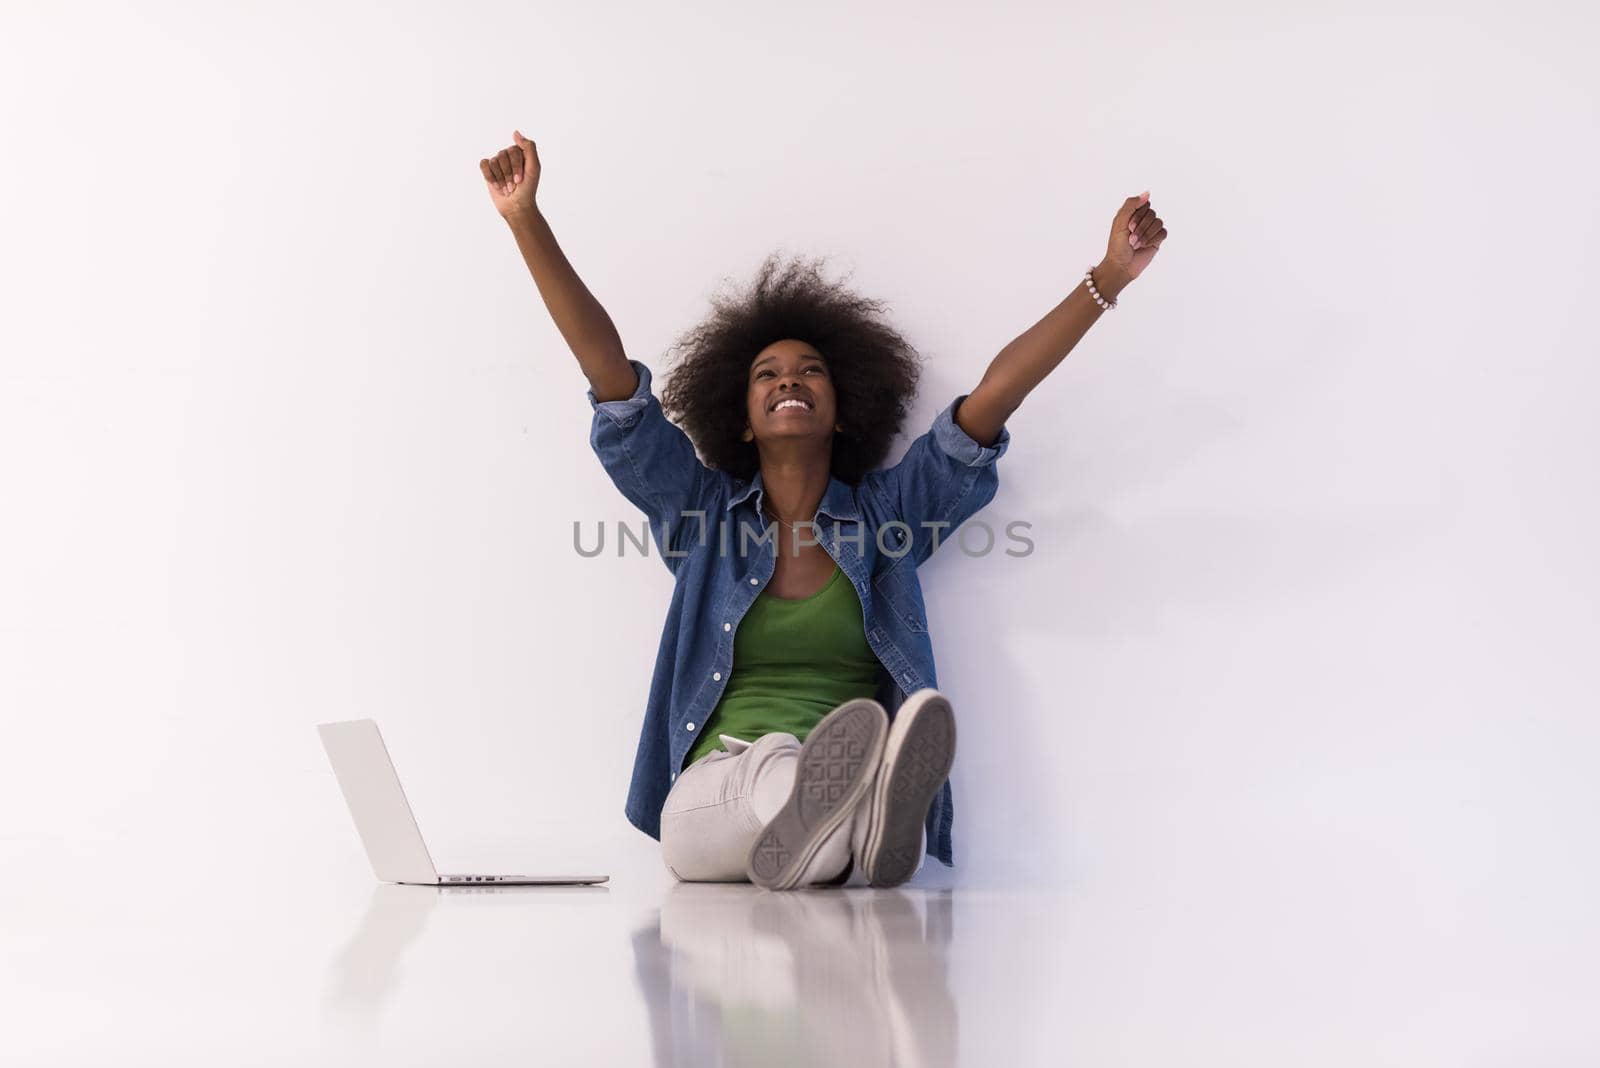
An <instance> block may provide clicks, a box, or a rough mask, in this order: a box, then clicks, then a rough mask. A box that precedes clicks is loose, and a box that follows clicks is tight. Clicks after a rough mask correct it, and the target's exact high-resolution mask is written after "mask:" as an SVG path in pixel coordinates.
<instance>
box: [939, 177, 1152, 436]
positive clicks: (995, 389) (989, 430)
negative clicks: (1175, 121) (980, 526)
mask: <svg viewBox="0 0 1600 1068" xmlns="http://www.w3.org/2000/svg"><path fill="white" fill-rule="evenodd" d="M1149 199H1150V194H1149V193H1141V194H1139V195H1138V196H1136V197H1129V198H1128V199H1127V200H1125V201H1124V202H1123V204H1122V208H1121V210H1119V211H1118V212H1117V216H1116V218H1115V219H1114V220H1112V223H1111V238H1110V240H1109V241H1108V242H1107V244H1106V254H1105V258H1104V259H1102V260H1101V261H1100V263H1099V265H1097V266H1096V267H1094V268H1093V273H1094V287H1095V288H1096V289H1097V290H1099V291H1100V296H1101V297H1103V298H1105V299H1106V300H1108V301H1114V300H1116V299H1117V295H1118V294H1119V293H1121V292H1122V291H1123V290H1124V289H1126V288H1127V287H1128V284H1129V283H1131V282H1132V281H1133V280H1134V279H1135V278H1138V277H1139V275H1140V274H1141V273H1143V271H1144V269H1145V268H1146V267H1148V266H1149V265H1150V261H1151V260H1152V259H1154V258H1155V254H1156V250H1158V249H1159V248H1160V247H1161V243H1162V242H1163V241H1165V240H1166V239H1167V230H1166V227H1165V226H1164V225H1163V224H1162V222H1161V219H1160V218H1159V217H1158V216H1157V215H1156V213H1155V210H1154V209H1153V208H1152V207H1151V206H1150V203H1149ZM1104 311H1105V309H1103V308H1101V307H1100V305H1099V304H1098V303H1097V302H1096V301H1095V299H1094V297H1093V296H1092V295H1090V293H1089V288H1088V286H1086V285H1084V284H1082V283H1080V284H1078V285H1076V286H1073V288H1072V292H1070V293H1068V294H1067V297H1066V299H1065V300H1063V301H1062V302H1061V303H1060V304H1057V305H1056V306H1055V307H1054V308H1052V309H1051V310H1050V311H1049V313H1048V314H1046V315H1045V317H1044V318H1043V319H1040V320H1039V321H1038V322H1037V323H1034V324H1033V325H1032V326H1030V327H1029V328H1028V329H1027V330H1026V331H1025V332H1024V333H1022V334H1021V335H1019V336H1018V337H1017V338H1016V339H1015V340H1013V341H1012V342H1011V343H1010V344H1009V345H1007V346H1006V347H1005V348H1003V349H1001V350H1000V354H999V355H997V356H996V357H995V358H994V360H993V361H991V362H990V364H989V369H988V370H986V371H985V372H984V373H983V379H982V380H981V381H980V382H979V383H978V385H977V386H976V387H975V388H974V389H973V391H972V393H971V394H970V395H969V396H968V397H967V399H966V400H964V401H962V402H961V406H960V407H959V408H958V409H956V415H955V421H956V423H957V424H958V425H960V427H961V429H962V430H964V431H966V433H967V434H968V436H970V437H971V438H972V440H974V441H976V442H977V443H978V444H980V445H984V446H989V445H993V444H994V442H995V438H996V436H997V435H998V434H999V433H1000V428H1001V427H1003V426H1005V422H1006V420H1007V419H1008V418H1010V416H1011V413H1012V412H1014V411H1016V410H1017V409H1018V408H1019V407H1021V405H1022V402H1023V400H1024V399H1025V398H1026V397H1027V396H1028V394H1029V393H1031V392H1033V387H1034V386H1037V385H1038V384H1039V383H1040V382H1043V381H1044V379H1045V376H1046V375H1048V374H1049V373H1050V372H1051V371H1053V370H1055V369H1056V365H1057V364H1059V363H1060V362H1061V361H1062V360H1064V359H1066V356H1067V353H1069V352H1071V351H1072V349H1073V347H1074V346H1075V345H1077V343H1078V342H1079V341H1080V340H1081V339H1082V338H1083V335H1084V334H1086V333H1088V332H1089V327H1091V326H1093V325H1094V323H1095V321H1096V320H1097V319H1099V318H1100V316H1101V314H1102V313H1103V312H1104Z"/></svg>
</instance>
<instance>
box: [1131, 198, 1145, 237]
mask: <svg viewBox="0 0 1600 1068" xmlns="http://www.w3.org/2000/svg"><path fill="white" fill-rule="evenodd" d="M1144 211H1145V209H1144V207H1143V206H1142V205H1141V206H1139V207H1137V208H1134V209H1133V211H1131V212H1129V213H1128V224H1127V225H1128V232H1129V233H1130V234H1131V233H1133V231H1134V228H1135V227H1136V226H1138V224H1139V220H1140V219H1142V218H1143V217H1144Z"/></svg>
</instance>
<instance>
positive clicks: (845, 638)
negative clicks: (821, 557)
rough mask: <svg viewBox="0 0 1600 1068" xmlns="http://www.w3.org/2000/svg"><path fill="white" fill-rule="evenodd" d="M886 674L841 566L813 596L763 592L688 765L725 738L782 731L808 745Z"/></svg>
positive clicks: (743, 624) (742, 627)
mask: <svg viewBox="0 0 1600 1068" xmlns="http://www.w3.org/2000/svg"><path fill="white" fill-rule="evenodd" d="M880 670H881V666H880V665H879V663H878V657H877V655H876V654H875V653H873V651H872V647H871V646H870V645H868V644H867V636H866V632H865V630H864V624H863V622H862V615H861V599H860V598H858V597H857V596H856V589H855V587H854V586H852V585H851V584H850V580H849V579H847V578H845V576H844V572H843V571H841V570H839V568H838V567H837V565H836V566H835V567H834V569H833V577H832V578H830V579H829V580H828V583H827V585H825V586H823V587H822V589H820V590H818V591H817V592H816V593H814V594H812V595H811V596H810V597H802V598H799V599H798V600H795V599H788V598H783V597H773V596H772V595H771V594H769V593H767V592H766V591H765V590H763V591H762V592H761V594H760V595H759V596H757V597H756V599H755V603H754V604H752V605H751V606H750V609H749V611H747V612H746V613H745V615H744V618H743V619H742V620H740V622H739V630H738V632H737V633H736V634H734V636H733V670H732V672H730V674H729V676H728V685H727V686H725V687H723V690H722V697H721V699H720V700H719V701H718V702H717V706H716V708H715V709H713V710H712V713H711V717H710V719H709V720H708V721H707V722H706V724H705V725H704V726H703V727H701V729H700V740H699V741H698V742H696V743H695V745H694V747H693V748H691V749H690V750H689V755H688V756H687V757H686V758H685V760H684V766H685V767H687V766H688V765H690V764H692V763H694V762H695V761H696V760H699V759H700V758H701V757H703V756H705V755H706V754H707V753H710V752H712V751H713V750H717V749H721V748H723V745H722V742H721V741H719V740H718V738H717V735H719V734H726V735H730V736H731V737H734V738H739V739H742V740H744V741H747V742H753V741H755V740H756V739H757V738H759V737H761V736H762V735H763V734H770V733H773V732H775V731H783V732H785V733H788V734H792V735H794V736H795V737H796V738H799V739H801V740H802V741H803V740H804V739H805V736H806V735H807V734H809V733H810V731H811V728H812V727H814V726H816V725H817V721H818V720H820V719H821V718H822V717H823V716H826V715H827V714H828V713H829V712H832V711H833V710H834V709H835V708H837V707H838V706H839V705H841V704H843V703H844V702H846V701H848V700H850V699H851V698H852V697H871V696H873V695H874V694H875V693H876V692H877V689H878V678H879V674H878V673H879V671H880Z"/></svg>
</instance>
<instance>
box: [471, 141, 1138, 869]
mask: <svg viewBox="0 0 1600 1068" xmlns="http://www.w3.org/2000/svg"><path fill="white" fill-rule="evenodd" d="M512 137H513V144H511V145H510V146H508V147H507V148H504V149H502V150H501V151H500V152H499V153H497V154H496V155H495V156H493V157H490V158H487V159H483V160H480V161H479V170H480V172H481V173H482V175H483V178H484V181H485V184H486V185H487V187H488V190H489V196H490V199H491V200H492V201H493V202H494V205H495V208H496V209H497V210H498V211H499V212H500V215H501V216H502V218H504V219H505V221H506V223H507V224H508V225H509V226H510V228H511V232H512V234H513V235H514V237H515V238H516V241H517V247H518V248H519V249H521V251H522V255H523V258H524V259H525V260H526V261H527V264H528V269H529V270H530V271H531V272H532V273H533V279H534V282H535V283H536V284H537V286H538V288H539V293H540V295H541V296H542V297H543V298H544V302H545V306H546V307H547V308H548V309H549V310H550V314H551V316H552V317H553V318H554V319H555V322H556V326H557V327H558V328H559V329H560V330H561V334H562V337H564V338H565V339H566V342H567V345H568V346H569V347H570V348H571V349H572V352H573V355H575V356H576V357H577V359H578V364H579V367H580V368H581V369H582V371H583V374H584V377H586V378H587V379H588V380H589V386H590V388H589V390H588V398H589V403H590V405H591V407H592V408H593V409H594V421H593V424H592V431H591V434H590V444H591V445H592V446H593V447H594V450H595V452H596V453H597V454H598V455H599V457H600V460H601V462H602V464H603V465H604V466H605V468H606V471H607V473H608V474H610V476H611V478H612V481H613V482H614V483H615V484H616V486H617V488H618V489H619V490H621V492H622V494H623V495H624V496H625V497H627V498H628V499H629V500H630V501H632V502H633V503H634V504H635V505H637V506H638V507H639V508H640V509H641V510H642V511H643V512H644V513H645V515H646V516H647V517H648V518H649V520H650V528H651V535H652V538H653V540H654V541H655V544H656V546H657V547H658V549H659V550H660V551H661V553H662V557H663V559H664V560H665V561H666V563H667V566H668V568H670V569H671V570H672V572H673V575H674V577H675V578H676V584H675V586H674V589H673V596H672V603H671V605H670V606H669V609H668V613H667V622H666V626H665V629H664V630H663V633H662V637H661V644H660V647H659V649H658V651H657V654H656V664H655V670H654V675H653V678H652V680H651V684H650V695H649V701H648V705H647V707H646V711H645V721H644V729H643V732H642V733H641V735H640V739H639V748H638V752H637V755H636V757H635V762H634V770H633V782H632V785H631V786H630V788H629V792H628V801H627V805H626V808H625V811H626V813H627V816H628V819H629V821H630V822H631V823H633V825H634V826H636V827H638V828H639V829H640V830H642V831H644V832H645V833H646V834H649V835H651V836H652V837H655V838H657V839H659V840H660V842H661V848H662V857H663V859H664V860H665V862H666V864H667V867H668V868H669V869H670V870H671V871H672V873H673V874H674V875H675V876H677V877H678V878H679V879H681V880H686V881H738V880H745V879H748V880H749V881H751V882H753V883H755V884H756V885H758V886H762V887H765V888H767V889H773V890H784V889H792V888H795V887H798V886H815V885H828V884H832V885H840V884H845V883H849V882H855V883H860V882H865V883H867V884H869V885H872V886H895V885H898V884H900V883H903V882H905V881H906V880H907V879H909V878H910V877H911V876H913V875H914V874H916V872H917V871H918V870H919V869H920V867H921V863H922V857H923V856H924V854H925V853H931V854H932V855H933V856H935V857H937V858H938V859H939V860H940V861H942V862H943V863H945V864H946V865H949V864H951V863H952V861H953V854H952V848H951V839H950V827H951V821H952V816H953V811H954V810H953V805H952V803H951V797H950V786H949V782H948V781H947V777H948V775H949V771H950V766H951V763H952V760H953V759H954V755H955V718H954V714H953V711H952V709H951V707H950V702H949V701H948V700H947V699H946V698H945V697H944V696H942V695H941V694H940V693H939V692H938V689H937V688H936V687H937V682H936V677H935V673H934V663H933V648H932V644H931V642H930V640H929V637H928V626H927V618H926V613H925V610H924V607H923V600H922V588H921V586H920V584H919V583H918V581H917V574H916V568H917V566H918V565H920V564H921V563H922V562H923V561H924V560H926V559H927V558H928V556H929V555H931V554H932V552H933V551H934V550H936V549H937V548H938V547H939V544H940V543H941V541H943V540H944V539H945V538H948V537H950V536H951V535H953V534H954V532H955V531H956V529H957V528H959V527H960V526H961V524H962V523H963V522H965V521H966V520H967V519H968V518H970V517H971V516H972V515H973V514H974V513H976V512H977V511H978V510H979V509H981V508H982V507H983V506H984V505H986V504H987V503H988V502H989V501H990V500H991V499H992V498H993V497H994V492H995V488H996V487H997V485H998V475H997V474H996V468H995V462H996V461H997V460H998V459H999V458H1000V456H1001V455H1002V454H1004V452H1005V450H1006V447H1007V445H1008V444H1009V442H1010V433H1009V431H1008V430H1007V429H1006V427H1005V422H1006V420H1007V419H1008V418H1009V417H1010V415H1011V413H1012V412H1014V411H1016V410H1017V408H1018V406H1019V405H1021V403H1022V401H1023V399H1024V398H1025V397H1027V395H1028V394H1029V393H1030V392H1031V391H1032V390H1033V388H1034V387H1035V386H1037V385H1038V384H1039V383H1040V382H1041V381H1042V380H1043V379H1044V377H1045V376H1046V375H1047V374H1049V373H1050V371H1051V370H1053V369H1054V368H1055V366H1056V365H1057V364H1059V363H1060V362H1061V360H1062V359H1063V358H1065V356H1066V355H1067V353H1068V352H1070V351H1071V350H1072V348H1073V346H1074V345H1076V344H1077V342H1078V341H1079V339H1080V338H1082V337H1083V335H1084V334H1085V333H1086V332H1087V331H1088V329H1089V327H1090V326H1091V325H1092V324H1093V323H1094V322H1095V320H1096V319H1098V318H1099V317H1100V315H1101V313H1102V312H1103V311H1104V310H1105V309H1106V308H1109V307H1112V306H1114V303H1115V301H1116V299H1117V295H1118V294H1119V293H1121V291H1122V290H1123V289H1124V288H1126V287H1127V285H1128V284H1129V283H1131V282H1132V281H1133V280H1134V279H1135V278H1137V277H1138V276H1139V274H1140V273H1141V272H1142V271H1143V270H1144V269H1145V267H1147V266H1148V265H1149V263H1150V261H1151V259H1153V258H1154V256H1155V254H1156V251H1157V250H1158V249H1159V248H1160V247H1161V244H1162V243H1163V242H1164V241H1165V240H1166V236H1167V231H1166V228H1165V227H1164V226H1163V225H1162V222H1161V219H1160V218H1159V217H1157V216H1156V214H1155V212H1154V210H1153V209H1152V208H1151V207H1150V204H1149V203H1148V199H1149V194H1148V193H1145V194H1141V195H1140V196H1137V197H1130V198H1128V199H1127V200H1126V201H1125V202H1124V203H1123V205H1122V207H1121V208H1120V209H1118V211H1117V213H1116V217H1115V219H1114V220H1113V222H1112V226H1111V237H1110V240H1109V242H1108V244H1107V248H1106V253H1105V256H1104V257H1103V258H1102V259H1101V261H1100V262H1099V264H1098V265H1096V266H1095V267H1093V268H1091V269H1090V270H1089V271H1087V272H1085V274H1084V278H1083V281H1082V283H1081V284H1079V285H1076V286H1075V287H1074V288H1073V290H1072V291H1071V292H1070V293H1069V294H1068V295H1067V297H1066V299H1064V300H1063V301H1062V302H1061V303H1060V304H1058V305H1057V306H1056V307H1055V308H1054V309H1052V310H1051V311H1050V312H1049V313H1048V314H1047V315H1046V316H1045V317H1044V318H1043V319H1041V320H1040V321H1039V322H1038V323H1036V324H1035V325H1034V326H1032V327H1031V328H1029V329H1028V330H1027V331H1026V332H1025V333H1023V334H1022V335H1021V336H1019V337H1018V338H1016V339H1015V340H1014V341H1012V342H1011V343H1010V344H1009V345H1007V346H1006V347H1005V348H1004V349H1002V350H1001V352H1000V354H999V355H997V356H996V357H995V358H994V360H993V362H992V363H990V365H989V368H988V370H987V371H986V372H985V373H984V375H983V378H982V380H981V381H979V383H978V385H977V386H976V387H975V388H974V389H973V390H972V392H971V393H969V394H962V395H960V396H958V397H956V398H955V399H954V400H953V401H952V402H951V403H950V404H949V406H947V407H946V408H945V409H944V410H943V411H942V412H941V413H940V414H939V415H938V416H937V417H936V418H935V419H934V421H933V425H932V427H931V428H930V429H929V430H928V431H927V432H926V433H924V434H923V435H922V436H921V437H919V438H917V439H916V440H915V441H913V442H912V443H911V445H910V447H909V448H908V449H907V450H906V454H905V456H904V457H903V458H902V459H901V460H900V461H899V462H898V463H897V464H895V465H894V466H893V467H890V468H886V469H880V468H879V465H880V464H881V463H882V461H883V459H884V457H885V455H886V454H887V452H888V448H889V444H890V442H891V441H892V440H893V439H894V437H895V435H896V434H898V433H899V431H900V428H901V425H902V423H903V421H904V418H905V413H906V407H907V405H908V403H909V401H910V400H911V397H912V395H913V394H914V392H915V388H916V380H917V370H918V365H917V357H916V353H915V352H914V351H913V350H912V349H911V347H910V346H909V345H908V344H907V343H906V341H905V339H904V338H902V337H901V336H900V335H899V334H897V333H896V332H895V331H894V330H893V329H891V328H890V327H889V326H888V325H886V324H885V323H884V322H883V321H882V320H881V319H880V318H879V312H880V311H881V307H882V306H881V304H880V303H879V302H876V301H871V300H866V299H863V298H861V297H858V296H856V295H854V294H852V293H850V292H848V291H846V290H844V289H843V288H841V287H840V286H837V285H831V284H829V283H827V282H825V281H824V280H823V279H822V278H821V276H820V275H819V274H818V273H817V271H816V270H815V268H814V267H811V266H808V265H805V264H796V265H791V266H790V267H788V268H785V269H780V267H779V265H778V264H777V262H776V260H775V259H769V260H768V261H767V263H766V264H765V265H764V266H763V268H762V270H761V273H760V275H759V277H758V278H757V281H756V283H755V285H754V286H753V287H752V289H751V290H750V292H749V293H747V294H744V295H741V296H738V297H736V298H733V299H727V300H719V301H717V302H716V307H715V312H714V314H713V315H712V316H711V317H710V318H709V319H707V321H706V322H704V323H703V324H701V325H700V326H699V327H697V328H696V329H694V330H693V331H691V332H690V333H688V334H687V335H686V336H685V337H684V338H683V339H682V341H681V342H680V344H679V346H677V347H678V348H680V349H681V350H682V353H683V354H682V357H681V359H680V360H679V361H678V363H677V366H676V368H675V370H674V373H673V377H672V380H671V382H670V383H668V384H667V386H666V388H665V390H664V391H663V395H662V399H661V400H660V401H657V399H656V398H655V396H654V395H653V394H652V392H651V390H650V382H651V372H650V369H649V368H648V367H646V366H645V365H644V364H643V363H641V362H639V361H638V360H633V359H630V358H628V356H627V355H626V354H625V353H624V351H623V347H622V341H621V339H620V338H619V337H618V336H617V331H616V327H615V326H613V325H612V322H611V319H610V317H609V316H608V315H607V314H606V312H605V309H603V308H602V307H601V306H600V304H599V302H598V301H596V300H595V298H594V297H593V296H592V295H591V294H590V293H589V290H588V289H587V288H586V287H585V286H584V284H583V282H582V281H580V280H579V278H578V276H577V274H576V273H574V271H573V269H572V266H571V264H570V263H568V262H567V259H566V256H565V255H564V254H563V253H562V251H561V249H560V247H559V246H558V245H557V244H556V240H555V237H554V235H553V234H552V233H551V231H550V227H549V224H548V223H547V222H546V221H545V219H544V217H543V215H542V214H541V212H540V210H539V208H538V205H537V203H536V200H535V194H536V192H537V189H538V185H539V175H540V165H539V156H538V152H537V150H536V149H535V147H534V144H533V142H531V141H528V140H527V139H525V138H524V137H523V136H522V134H521V133H520V132H513V135H512ZM668 413H671V414H673V415H674V416H676V417H677V418H678V420H679V422H681V424H682V429H680V428H679V427H678V426H676V425H674V424H673V423H672V422H669V421H668V419H667V414H668ZM696 446H698V447H699V450H698V454H697V451H696ZM702 457H704V459H702ZM774 524H775V525H774ZM908 695H909V696H908Z"/></svg>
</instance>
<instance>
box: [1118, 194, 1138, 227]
mask: <svg viewBox="0 0 1600 1068" xmlns="http://www.w3.org/2000/svg"><path fill="white" fill-rule="evenodd" d="M1143 203H1144V201H1143V200H1142V199H1141V198H1139V197H1129V198H1128V199H1127V200H1124V201H1123V202H1122V207H1120V208H1118V209H1117V219H1118V220H1119V221H1120V222H1121V224H1122V225H1123V226H1127V225H1128V219H1129V218H1131V217H1132V215H1133V213H1134V211H1136V210H1137V209H1138V207H1139V205H1140V204H1143Z"/></svg>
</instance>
